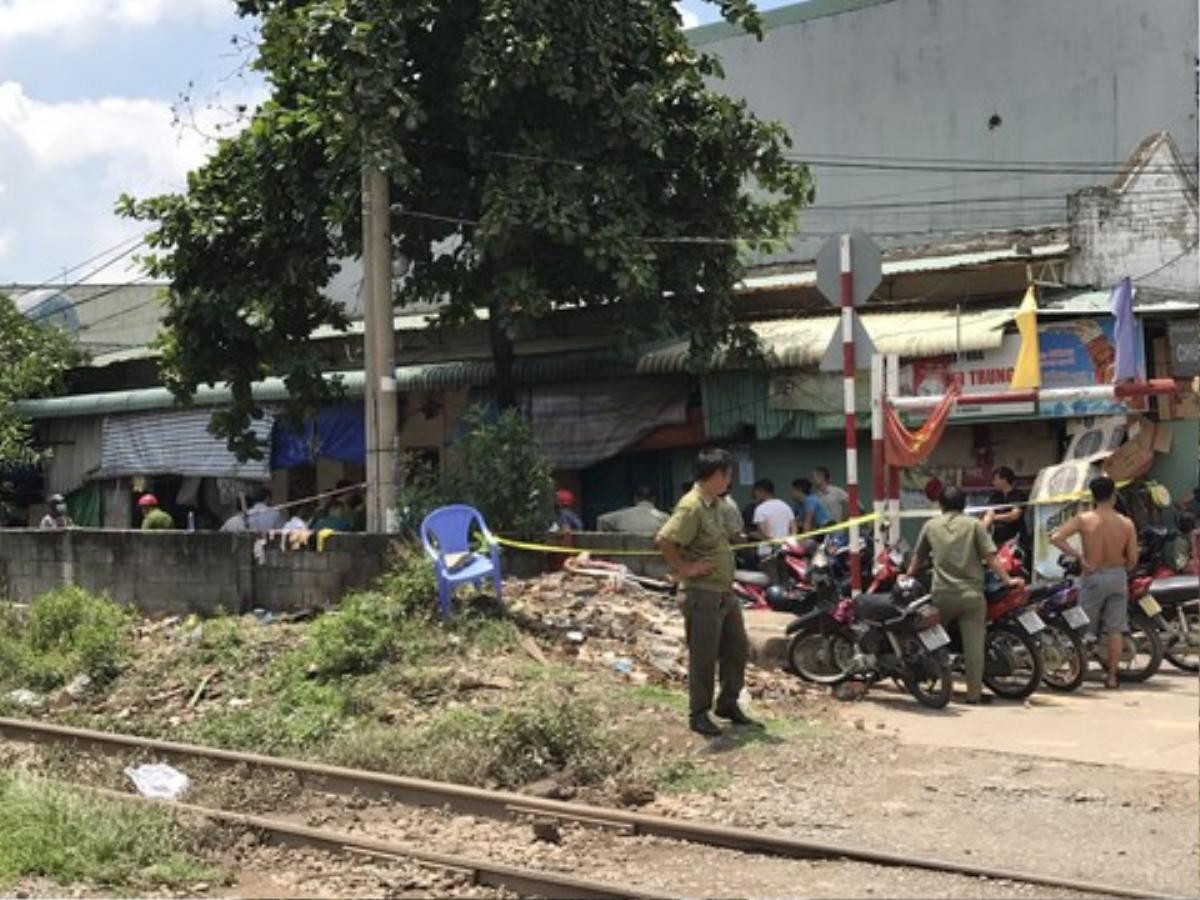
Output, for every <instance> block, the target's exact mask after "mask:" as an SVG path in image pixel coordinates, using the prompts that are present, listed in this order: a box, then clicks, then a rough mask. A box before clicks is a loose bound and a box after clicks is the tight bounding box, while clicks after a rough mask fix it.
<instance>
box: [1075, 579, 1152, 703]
mask: <svg viewBox="0 0 1200 900" xmlns="http://www.w3.org/2000/svg"><path fill="white" fill-rule="evenodd" d="M1059 565H1060V566H1061V567H1062V570H1063V571H1064V572H1065V573H1066V574H1067V575H1069V576H1072V577H1074V578H1078V577H1079V576H1080V565H1079V560H1078V559H1060V561H1059ZM1153 580H1154V579H1153V578H1152V577H1150V576H1146V575H1138V574H1137V573H1136V571H1135V572H1134V573H1131V574H1130V576H1129V581H1128V594H1129V600H1128V603H1129V615H1128V621H1129V630H1128V631H1127V632H1126V633H1125V634H1123V635H1122V636H1121V662H1120V665H1119V667H1118V672H1117V675H1118V677H1119V678H1120V679H1121V680H1122V681H1145V680H1146V679H1148V678H1151V677H1152V676H1153V675H1154V674H1155V673H1156V672H1158V670H1159V669H1160V668H1161V667H1162V662H1163V658H1164V656H1165V654H1166V649H1165V647H1164V645H1163V639H1162V636H1161V635H1160V631H1162V630H1163V629H1166V628H1168V627H1169V626H1168V625H1167V624H1166V621H1165V620H1164V619H1163V618H1162V607H1161V606H1160V605H1159V603H1158V601H1157V600H1155V599H1154V597H1153V596H1151V594H1150V584H1151V583H1152V582H1153ZM1084 646H1085V648H1086V650H1087V652H1088V656H1089V658H1090V659H1093V660H1095V661H1096V662H1097V663H1099V665H1100V667H1101V668H1104V666H1105V665H1106V661H1105V656H1104V650H1103V648H1102V647H1101V644H1100V641H1099V640H1098V638H1097V636H1095V635H1092V634H1088V635H1087V636H1086V637H1085V639H1084Z"/></svg>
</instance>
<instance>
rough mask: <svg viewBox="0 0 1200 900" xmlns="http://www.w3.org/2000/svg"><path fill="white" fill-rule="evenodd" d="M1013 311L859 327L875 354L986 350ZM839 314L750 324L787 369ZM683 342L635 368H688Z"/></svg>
mask: <svg viewBox="0 0 1200 900" xmlns="http://www.w3.org/2000/svg"><path fill="white" fill-rule="evenodd" d="M1013 312H1014V310H1011V309H1003V310H986V311H969V312H964V313H962V314H961V316H957V315H956V314H955V312H954V310H931V311H923V312H889V313H866V314H865V315H863V316H862V323H863V327H864V328H866V330H867V333H868V334H869V335H870V336H871V340H872V341H873V342H874V344H875V347H876V348H877V349H878V350H879V352H880V353H896V354H899V355H900V356H906V357H919V356H941V355H943V354H946V353H954V352H955V351H956V350H961V351H967V350H988V349H992V348H994V347H999V346H1000V343H1001V341H1002V340H1003V338H1004V326H1005V324H1006V323H1008V322H1009V321H1011V320H1012V317H1013ZM840 321H841V318H840V316H837V315H824V316H813V317H810V318H804V319H776V320H772V321H768V322H757V323H755V324H754V325H753V326H752V327H753V329H754V332H755V333H756V334H757V335H758V337H759V339H760V340H761V341H762V342H763V345H764V347H765V349H766V351H767V354H768V358H769V360H770V362H771V364H772V366H773V367H775V368H781V369H792V368H797V369H798V368H804V367H806V366H812V365H816V364H817V363H818V362H820V361H821V357H822V356H824V354H825V349H826V348H827V347H828V346H829V342H830V340H832V339H833V333H834V329H835V328H837V327H838V326H839V323H840ZM687 357H688V343H687V341H676V342H675V343H672V344H671V345H669V346H667V347H664V348H662V349H659V350H655V351H653V352H651V353H647V354H645V355H644V356H643V357H642V358H641V360H640V361H639V362H638V367H637V368H638V371H639V372H644V373H653V374H662V373H667V372H681V371H684V370H685V369H686V367H687Z"/></svg>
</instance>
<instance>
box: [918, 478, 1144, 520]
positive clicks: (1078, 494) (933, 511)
mask: <svg viewBox="0 0 1200 900" xmlns="http://www.w3.org/2000/svg"><path fill="white" fill-rule="evenodd" d="M1132 483H1133V482H1132V479H1126V480H1125V481H1118V482H1117V488H1118V489H1119V488H1123V487H1127V486H1128V485H1130V484H1132ZM1091 496H1092V492H1091V491H1089V490H1087V489H1084V490H1082V491H1075V492H1074V493H1071V494H1057V495H1056V496H1054V497H1043V498H1041V499H1040V500H1014V501H1013V502H1011V503H997V504H995V505H992V506H968V507H967V509H966V514H967V515H974V514H975V513H981V512H987V511H988V510H993V509H1005V510H1007V509H1023V508H1024V507H1026V506H1058V505H1060V504H1063V503H1075V502H1077V501H1079V500H1087V499H1088V498H1089V497H1091ZM937 515H941V510H939V509H937V508H936V507H929V508H928V509H906V510H904V511H903V512H902V513H900V518H902V519H919V518H925V517H930V516H937Z"/></svg>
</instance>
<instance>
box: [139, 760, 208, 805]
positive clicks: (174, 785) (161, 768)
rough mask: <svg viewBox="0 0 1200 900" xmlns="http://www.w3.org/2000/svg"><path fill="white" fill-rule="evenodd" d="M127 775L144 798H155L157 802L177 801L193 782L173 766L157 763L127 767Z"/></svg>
mask: <svg viewBox="0 0 1200 900" xmlns="http://www.w3.org/2000/svg"><path fill="white" fill-rule="evenodd" d="M125 774H126V775H128V776H129V778H130V780H132V781H133V786H134V787H135V788H137V792H138V793H139V794H141V795H142V796H143V797H153V798H154V799H156V800H176V799H178V798H179V797H182V796H183V794H184V793H185V792H186V791H187V789H188V788H189V787H191V784H192V782H191V780H190V779H189V778H188V777H187V776H186V775H184V774H183V773H182V772H180V771H179V770H178V769H175V768H172V767H171V766H167V765H162V764H161V763H156V764H154V765H146V766H138V767H137V768H136V769H135V768H133V767H131V766H130V767H126V769H125Z"/></svg>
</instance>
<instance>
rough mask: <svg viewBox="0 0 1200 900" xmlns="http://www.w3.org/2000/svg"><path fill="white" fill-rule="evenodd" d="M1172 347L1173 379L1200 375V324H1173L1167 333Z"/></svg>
mask: <svg viewBox="0 0 1200 900" xmlns="http://www.w3.org/2000/svg"><path fill="white" fill-rule="evenodd" d="M1167 335H1168V337H1169V338H1170V346H1171V377H1173V378H1195V377H1196V376H1197V375H1200V343H1197V342H1198V341H1200V323H1196V322H1172V323H1171V326H1170V330H1169V331H1168V332H1167Z"/></svg>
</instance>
